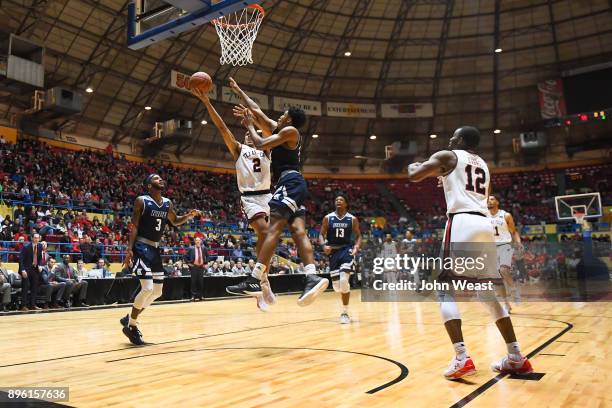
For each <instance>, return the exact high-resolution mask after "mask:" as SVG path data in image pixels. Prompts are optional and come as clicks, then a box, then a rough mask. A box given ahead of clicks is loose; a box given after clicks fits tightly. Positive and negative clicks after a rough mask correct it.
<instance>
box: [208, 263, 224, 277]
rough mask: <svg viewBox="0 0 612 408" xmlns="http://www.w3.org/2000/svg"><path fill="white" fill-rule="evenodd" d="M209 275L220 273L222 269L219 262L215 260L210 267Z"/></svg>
mask: <svg viewBox="0 0 612 408" xmlns="http://www.w3.org/2000/svg"><path fill="white" fill-rule="evenodd" d="M208 274H209V275H220V274H221V269H219V263H218V262H217V261H213V263H212V265H211V266H210V267H209V268H208Z"/></svg>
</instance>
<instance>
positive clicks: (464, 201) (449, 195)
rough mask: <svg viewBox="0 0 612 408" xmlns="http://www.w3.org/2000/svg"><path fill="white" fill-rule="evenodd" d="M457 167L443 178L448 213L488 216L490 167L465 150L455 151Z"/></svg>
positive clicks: (478, 157)
mask: <svg viewBox="0 0 612 408" xmlns="http://www.w3.org/2000/svg"><path fill="white" fill-rule="evenodd" d="M453 153H455V155H456V156H457V166H455V168H454V170H453V171H451V172H450V173H448V174H447V175H446V176H444V177H443V178H442V185H443V187H444V196H445V198H446V213H447V214H456V213H466V212H477V213H481V214H483V215H485V216H486V215H487V214H488V212H489V211H488V208H487V198H488V197H489V180H491V178H490V174H489V167H488V166H487V163H485V161H484V160H483V159H482V158H481V157H480V156H478V155H476V154H474V153H470V152H468V151H465V150H453Z"/></svg>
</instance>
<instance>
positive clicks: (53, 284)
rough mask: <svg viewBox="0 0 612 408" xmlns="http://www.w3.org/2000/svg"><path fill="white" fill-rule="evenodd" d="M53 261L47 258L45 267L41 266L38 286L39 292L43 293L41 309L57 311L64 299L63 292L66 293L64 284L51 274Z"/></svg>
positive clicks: (53, 265) (53, 266)
mask: <svg viewBox="0 0 612 408" xmlns="http://www.w3.org/2000/svg"><path fill="white" fill-rule="evenodd" d="M55 264H56V262H55V259H54V258H49V260H48V261H47V265H45V266H43V268H42V270H41V272H40V281H41V282H40V285H41V291H44V292H45V296H46V298H45V305H44V306H43V309H48V308H49V307H50V308H51V309H59V308H60V305H59V302H60V301H61V300H62V299H63V298H64V292H65V291H66V283H65V282H59V281H58V280H57V276H55V273H53V269H54V268H55V266H56V265H55Z"/></svg>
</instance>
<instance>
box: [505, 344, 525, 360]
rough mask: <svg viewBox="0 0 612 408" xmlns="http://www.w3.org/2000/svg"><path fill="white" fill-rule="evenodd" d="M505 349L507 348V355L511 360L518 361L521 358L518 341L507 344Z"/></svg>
mask: <svg viewBox="0 0 612 408" xmlns="http://www.w3.org/2000/svg"><path fill="white" fill-rule="evenodd" d="M506 347H507V348H508V355H509V356H510V357H511V358H512V359H513V360H520V359H521V358H523V356H522V354H521V348H520V347H519V344H518V341H514V342H512V343H507V344H506Z"/></svg>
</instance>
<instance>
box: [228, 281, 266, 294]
mask: <svg viewBox="0 0 612 408" xmlns="http://www.w3.org/2000/svg"><path fill="white" fill-rule="evenodd" d="M225 291H226V292H227V293H229V294H230V295H239V296H242V295H248V296H257V295H261V285H260V284H259V280H258V279H255V278H254V277H252V276H249V277H248V278H246V279H245V280H243V281H242V282H240V283H239V284H237V285H232V286H228V287H226V288H225Z"/></svg>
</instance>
